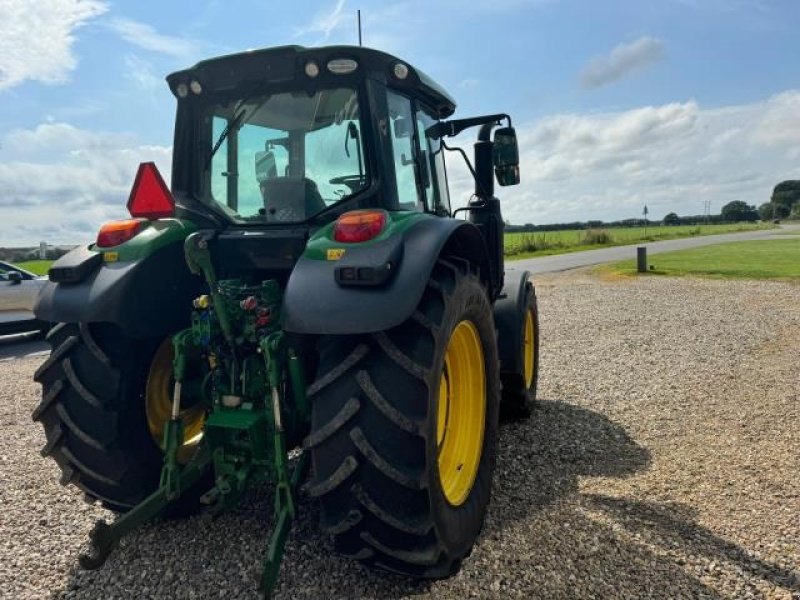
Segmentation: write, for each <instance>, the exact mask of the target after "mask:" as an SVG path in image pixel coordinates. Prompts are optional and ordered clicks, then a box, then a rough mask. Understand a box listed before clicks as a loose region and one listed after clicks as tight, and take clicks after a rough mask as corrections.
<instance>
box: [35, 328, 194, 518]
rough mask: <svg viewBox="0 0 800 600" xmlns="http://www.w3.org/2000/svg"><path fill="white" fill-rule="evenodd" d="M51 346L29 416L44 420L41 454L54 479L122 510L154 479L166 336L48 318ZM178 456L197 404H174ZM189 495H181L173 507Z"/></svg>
mask: <svg viewBox="0 0 800 600" xmlns="http://www.w3.org/2000/svg"><path fill="white" fill-rule="evenodd" d="M47 340H48V341H49V343H50V345H51V347H52V352H51V354H50V356H49V357H48V358H47V360H46V361H45V362H44V363H43V364H42V366H41V367H39V369H38V370H37V371H36V374H35V376H34V378H35V379H36V381H38V382H39V383H41V384H42V401H41V402H40V404H39V406H38V407H37V408H36V409H35V410H34V411H33V415H32V416H33V419H34V420H35V421H40V422H41V423H42V425H43V426H44V430H45V433H46V436H47V443H46V444H45V446H44V448H42V451H41V453H42V455H43V456H50V457H52V458H53V459H55V461H56V462H57V463H58V465H59V467H60V468H61V473H62V475H61V483H62V485H68V484H70V483H72V484H74V485H76V486H77V487H78V488H80V489H81V490H83V491H84V492H85V493H86V494H87V496H88V497H89V499H95V500H100V501H101V502H102V503H103V504H104V505H105V506H106V507H108V508H111V509H113V510H118V511H124V510H127V509H129V508H130V507H132V506H134V505H135V504H137V503H138V502H140V501H141V500H143V499H144V498H145V497H147V496H148V495H149V494H150V493H151V492H153V491H154V490H155V489H156V487H157V486H158V481H159V475H160V472H161V466H162V462H163V453H162V452H161V449H160V447H159V443H158V440H160V439H161V437H160V436H161V435H162V433H161V432H162V431H163V425H164V420H165V419H166V418H167V417H168V415H169V407H170V396H171V385H172V384H171V377H170V376H171V371H172V350H171V344H170V343H169V339H167V340H165V341H164V342H162V343H158V342H142V341H137V340H132V339H129V338H126V337H124V336H122V335H121V334H120V333H119V331H118V330H117V329H116V328H115V327H113V326H111V325H106V324H86V323H80V324H73V323H61V324H59V325H56V326H55V327H54V328H53V329H51V330H50V332H49V333H48V335H47ZM181 416H182V418H183V420H184V424H185V427H186V429H187V436H186V438H187V441H188V440H190V439H191V442H188V443H187V445H186V446H185V447H184V448H182V452H183V453H184V456H186V455H187V452H190V451H191V447H192V444H195V445H196V439H197V434H198V433H199V431H201V429H202V411H199V412H198V409H197V408H191V407H190V408H188V409H186V410H182V413H181ZM192 504H193V502H191V501H182V502H181V505H180V507H178V506H176V507H175V508H176V512H180V511H182V510H187V509H188V507H189V506H190V505H192Z"/></svg>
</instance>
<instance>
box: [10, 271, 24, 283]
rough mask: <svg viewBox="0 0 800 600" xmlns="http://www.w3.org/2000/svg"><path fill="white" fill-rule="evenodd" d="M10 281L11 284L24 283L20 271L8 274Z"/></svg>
mask: <svg viewBox="0 0 800 600" xmlns="http://www.w3.org/2000/svg"><path fill="white" fill-rule="evenodd" d="M8 280H9V281H10V282H11V283H15V284H19V283H22V273H20V272H19V271H9V272H8Z"/></svg>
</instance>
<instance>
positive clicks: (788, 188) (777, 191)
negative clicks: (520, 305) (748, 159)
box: [506, 180, 800, 232]
mask: <svg viewBox="0 0 800 600" xmlns="http://www.w3.org/2000/svg"><path fill="white" fill-rule="evenodd" d="M787 218H788V219H800V180H787V181H782V182H781V183H779V184H778V185H776V186H775V188H774V189H773V191H772V197H771V198H770V201H769V202H765V203H764V204H762V205H761V206H759V207H758V208H756V207H755V205H751V204H747V202H744V201H743V200H734V201H733V202H728V203H727V204H726V205H725V206H723V207H722V210H721V211H720V213H719V214H718V215H684V216H681V215H678V214H677V213H674V212H671V213H668V214H667V215H666V216H665V217H664V218H663V219H662V221H661V223H662V224H663V225H704V224H719V223H740V222H751V223H752V222H755V221H758V220H759V219H761V220H762V221H772V220H774V219H787ZM648 222H649V223H653V221H648ZM655 222H656V223H657V222H658V221H655ZM643 224H644V220H643V219H622V220H620V221H571V222H569V223H548V224H546V225H534V224H533V223H525V224H524V225H512V224H511V223H506V231H508V232H514V231H560V230H563V229H599V228H601V227H641V226H642V225H643Z"/></svg>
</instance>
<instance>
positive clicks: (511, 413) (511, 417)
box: [500, 282, 539, 421]
mask: <svg viewBox="0 0 800 600" xmlns="http://www.w3.org/2000/svg"><path fill="white" fill-rule="evenodd" d="M522 310H523V311H524V313H523V314H521V315H520V316H519V319H518V322H519V326H520V328H521V331H520V333H519V337H518V338H517V339H519V340H520V342H521V344H520V347H519V348H518V349H515V350H514V351H515V352H517V353H518V356H519V360H518V363H519V365H520V367H521V370H520V371H519V372H516V373H513V372H511V373H502V374H501V380H502V383H503V401H502V402H501V404H500V417H501V419H502V420H503V421H519V420H522V419H526V418H528V417H529V416H530V415H531V412H532V411H533V410H534V408H535V407H536V391H537V388H538V385H539V309H538V305H537V302H536V288H534V287H533V285H532V284H531V283H530V282H529V283H527V284H526V287H525V302H524V303H523V306H522Z"/></svg>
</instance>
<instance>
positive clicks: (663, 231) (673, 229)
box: [505, 223, 775, 260]
mask: <svg viewBox="0 0 800 600" xmlns="http://www.w3.org/2000/svg"><path fill="white" fill-rule="evenodd" d="M773 228H775V225H772V224H766V223H753V224H749V223H735V224H730V225H675V226H669V227H665V226H654V227H648V228H647V234H646V235H645V228H644V227H619V228H613V229H612V228H609V229H588V230H586V229H571V230H564V231H542V232H534V233H507V234H506V237H505V254H506V257H507V258H510V259H512V260H514V259H518V258H530V257H533V256H547V255H550V254H564V253H566V252H579V251H581V250H589V249H591V248H604V247H608V246H624V245H625V244H635V243H637V242H655V241H659V240H672V239H677V238H685V237H696V236H701V235H714V234H719V233H734V232H737V231H753V230H757V229H773Z"/></svg>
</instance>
